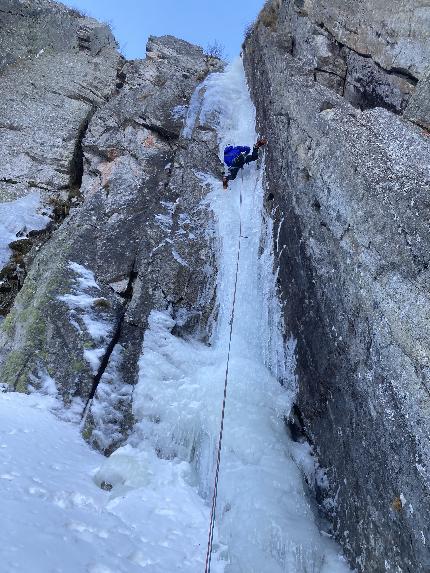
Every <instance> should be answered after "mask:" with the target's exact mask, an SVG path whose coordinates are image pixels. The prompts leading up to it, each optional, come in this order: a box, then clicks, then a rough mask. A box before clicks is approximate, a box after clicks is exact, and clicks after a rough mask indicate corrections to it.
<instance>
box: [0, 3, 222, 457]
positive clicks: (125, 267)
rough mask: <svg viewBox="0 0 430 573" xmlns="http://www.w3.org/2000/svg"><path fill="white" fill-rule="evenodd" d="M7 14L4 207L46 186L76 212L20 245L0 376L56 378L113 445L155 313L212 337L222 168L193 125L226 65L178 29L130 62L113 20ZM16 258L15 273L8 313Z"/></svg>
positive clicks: (37, 382) (36, 7)
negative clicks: (206, 86) (214, 223)
mask: <svg viewBox="0 0 430 573" xmlns="http://www.w3.org/2000/svg"><path fill="white" fill-rule="evenodd" d="M0 7H1V12H0V14H1V15H2V18H4V20H5V24H6V25H8V26H9V30H10V29H11V28H12V29H14V31H15V32H16V36H15V39H16V43H12V44H11V43H9V42H8V41H7V40H6V39H5V38H3V43H2V44H0V46H2V51H1V61H2V65H3V70H2V75H3V78H4V79H3V81H2V84H1V88H0V89H1V90H2V98H3V94H5V95H4V97H5V98H6V100H7V98H9V99H8V100H7V101H8V102H9V104H8V105H6V106H2V111H1V113H2V119H1V124H2V127H3V129H4V136H3V140H2V155H3V157H6V161H4V162H3V163H2V168H1V169H2V170H3V172H2V174H1V175H2V176H1V181H2V187H1V190H0V193H1V198H2V201H13V200H14V199H16V198H17V197H20V196H25V195H26V194H28V193H30V192H31V190H32V189H33V188H34V187H37V189H40V190H41V203H42V205H43V204H44V203H45V204H46V205H49V204H50V203H52V201H55V202H58V201H62V202H63V204H64V205H66V206H67V210H66V212H65V213H63V215H62V216H61V217H57V218H55V215H51V217H52V218H53V220H52V223H51V224H50V227H51V229H50V232H49V235H50V238H49V240H48V241H47V240H46V239H47V236H46V231H45V237H44V239H43V241H42V242H41V241H39V242H37V243H36V244H32V242H31V232H27V233H26V236H24V237H23V239H22V240H21V241H18V243H21V242H22V241H29V242H30V244H29V245H28V246H27V248H26V251H28V250H29V252H27V254H25V255H24V256H23V257H22V261H20V263H18V264H21V265H22V266H25V269H24V270H25V273H23V274H24V276H25V280H24V279H21V283H23V284H22V288H20V290H19V293H18V296H17V297H16V299H15V301H14V306H13V308H12V310H11V311H10V312H9V313H8V314H7V317H6V318H5V320H4V321H3V324H2V330H1V334H0V340H1V351H0V352H1V364H0V379H1V380H2V382H3V383H6V384H7V385H8V387H9V389H14V390H19V391H24V392H26V391H28V390H29V389H31V388H32V387H33V388H36V389H40V388H43V387H46V386H47V384H48V385H49V384H50V383H52V381H53V382H54V384H55V386H56V387H57V389H58V391H59V393H60V394H61V396H62V398H63V401H64V403H65V404H66V406H68V407H69V408H70V409H71V411H72V412H73V413H75V414H77V415H82V413H83V411H84V409H85V413H86V418H85V419H86V422H85V428H84V434H85V436H86V437H87V439H89V440H90V441H91V442H92V443H93V444H94V445H96V446H97V447H98V448H99V449H101V450H102V451H105V452H110V451H112V450H113V449H114V448H115V447H116V446H117V445H118V444H119V443H120V442H121V441H123V440H124V438H125V436H126V435H127V432H128V429H129V428H130V426H131V424H132V418H131V409H130V405H131V390H132V387H133V385H134V383H135V381H136V374H137V365H138V358H139V355H140V352H141V345H142V338H143V333H144V330H145V328H146V321H147V317H148V314H149V312H150V311H151V310H152V309H153V308H158V309H165V308H169V309H170V310H171V312H172V315H173V316H174V318H175V320H176V324H177V326H176V329H177V331H178V332H193V333H194V334H197V335H199V336H201V337H202V338H204V337H205V336H206V332H207V330H206V329H207V327H208V320H209V317H210V315H211V312H212V310H213V308H212V307H213V300H214V299H213V294H214V293H213V284H212V281H213V278H214V276H215V273H214V270H213V268H212V265H213V262H212V259H213V258H212V246H211V233H210V228H211V225H210V220H211V215H210V213H209V212H208V210H207V209H206V207H205V205H204V195H205V191H204V186H203V183H202V182H201V180H200V179H199V176H198V173H199V170H200V171H203V170H204V171H205V172H209V173H210V172H213V173H214V174H215V175H218V176H219V173H220V171H221V165H220V162H219V159H218V156H217V154H216V153H215V151H214V150H216V134H215V131H214V129H213V128H209V127H208V126H204V125H199V124H198V122H197V124H196V125H191V124H190V126H188V128H187V130H184V133H183V134H182V135H181V133H182V128H183V126H184V122H185V118H186V115H187V110H188V106H189V104H190V99H191V96H192V95H193V93H194V91H195V88H196V87H197V85H198V84H199V83H201V82H202V80H203V79H204V78H205V77H206V75H207V74H208V73H209V72H211V71H215V70H217V69H221V67H222V66H221V63H220V61H219V60H217V59H215V58H212V57H209V56H206V55H205V54H204V53H203V50H202V49H201V48H197V47H195V46H192V45H191V44H188V43H187V42H184V41H181V40H177V39H175V38H173V37H170V36H166V37H162V38H150V40H149V42H148V45H147V57H146V59H145V60H142V61H133V62H125V61H124V60H123V59H122V58H121V57H120V55H119V53H118V52H117V50H116V45H115V42H114V40H113V38H112V36H111V34H110V31H109V30H108V29H107V28H106V27H105V26H102V25H100V24H98V23H96V22H95V21H93V20H91V19H88V18H84V17H81V16H80V15H79V14H76V13H75V12H74V11H70V10H68V9H66V8H64V7H62V6H61V5H56V4H52V3H51V2H37V3H31V4H30V3H27V2H22V1H18V0H16V1H15V2H2V3H1V4H0ZM29 21H30V23H31V26H30V23H29ZM45 27H46V28H47V29H48V31H49V33H48V35H47V36H46V35H45V34H44V33H43V30H44V29H45ZM30 29H31V30H32V31H33V33H32V34H29V30H30ZM2 30H4V26H2ZM49 34H52V37H51V36H50V35H49ZM17 93H18V97H17V95H16V94H17ZM2 101H3V100H2ZM18 102H19V103H18ZM194 105H198V101H197V102H194ZM196 173H197V175H196ZM69 213H70V214H69ZM65 215H68V216H67V217H66V218H65V219H64V216H65ZM63 219H64V222H62V221H63ZM203 220H204V224H203V223H202V221H203ZM61 222H62V224H61ZM26 231H30V230H28V229H25V230H24V233H23V234H24V235H25V232H26ZM12 246H15V247H16V245H15V244H14V245H12ZM21 250H22V249H21ZM16 259H17V257H16V256H14V257H13V258H12V260H11V262H10V263H9V264H8V265H7V266H6V269H5V270H4V271H3V276H4V278H3V297H4V299H3V300H4V309H6V311H7V309H8V308H9V306H10V305H11V303H12V301H13V295H14V294H15V291H16V290H18V288H12V287H11V283H12V282H13V280H14V274H15V275H16V274H17V266H18V265H17V260H16ZM16 282H18V281H16ZM19 287H21V284H19Z"/></svg>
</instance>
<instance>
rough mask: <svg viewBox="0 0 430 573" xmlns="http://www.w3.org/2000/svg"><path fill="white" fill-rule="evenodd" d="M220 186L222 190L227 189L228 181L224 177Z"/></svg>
mask: <svg viewBox="0 0 430 573" xmlns="http://www.w3.org/2000/svg"><path fill="white" fill-rule="evenodd" d="M222 186H223V188H224V189H228V179H227V177H226V176H225V175H224V176H223V178H222Z"/></svg>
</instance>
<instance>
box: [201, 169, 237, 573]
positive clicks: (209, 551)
mask: <svg viewBox="0 0 430 573" xmlns="http://www.w3.org/2000/svg"><path fill="white" fill-rule="evenodd" d="M241 175H242V185H241V188H240V202H239V238H238V243H237V258H236V276H235V279H234V292H233V304H232V307H231V314H230V335H229V341H228V352H227V364H226V369H225V377H224V397H223V401H222V409H221V426H220V431H219V437H218V453H217V460H216V470H215V483H214V489H213V495H212V509H211V518H210V525H209V538H208V547H207V552H206V566H205V573H210V570H211V558H212V544H213V538H214V529H215V512H216V502H217V496H218V479H219V467H220V463H221V446H222V437H223V431H224V418H225V404H226V400H227V384H228V372H229V366H230V351H231V339H232V334H233V322H234V310H235V306H236V292H237V278H238V276H239V261H240V247H241V240H242V188H243V171H242V173H241Z"/></svg>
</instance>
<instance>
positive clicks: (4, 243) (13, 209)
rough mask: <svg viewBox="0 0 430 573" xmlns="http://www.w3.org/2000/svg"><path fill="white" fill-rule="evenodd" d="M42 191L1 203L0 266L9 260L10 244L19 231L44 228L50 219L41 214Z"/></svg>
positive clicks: (15, 238) (25, 231) (24, 231)
mask: <svg viewBox="0 0 430 573" xmlns="http://www.w3.org/2000/svg"><path fill="white" fill-rule="evenodd" d="M39 208H40V192H39V191H33V192H32V193H29V194H28V195H26V196H25V197H21V198H20V199H15V201H9V202H7V203H0V267H2V266H4V265H5V264H6V263H7V261H8V260H9V257H10V255H11V254H12V251H11V250H10V249H9V247H8V245H9V243H11V242H12V241H16V240H17V238H18V237H17V233H19V232H21V231H22V232H23V233H24V236H25V234H26V233H28V232H29V231H32V230H39V229H44V228H45V227H46V225H47V224H48V223H49V221H50V219H49V217H47V216H46V215H40V214H39V213H38V212H37V211H38V209H39Z"/></svg>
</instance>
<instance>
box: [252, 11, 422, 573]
mask: <svg viewBox="0 0 430 573" xmlns="http://www.w3.org/2000/svg"><path fill="white" fill-rule="evenodd" d="M316 4H317V3H316V2H315V3H312V2H304V3H303V2H295V3H293V2H272V3H269V4H268V5H267V6H266V8H265V10H264V12H263V14H262V15H261V16H260V18H259V19H258V21H257V24H256V26H255V27H254V29H253V31H251V33H250V34H249V35H248V40H247V42H246V43H245V46H244V53H245V61H246V67H247V76H248V80H249V82H250V86H251V90H252V94H253V98H254V102H255V104H256V107H257V117H258V123H259V129H260V131H261V132H262V133H264V134H266V135H267V136H268V138H269V142H270V143H269V145H268V147H267V152H266V154H267V155H266V167H267V173H266V175H267V185H268V194H267V199H268V206H269V207H272V208H273V213H274V214H275V215H276V218H277V227H278V235H276V233H275V236H277V242H276V247H277V250H278V260H279V281H280V287H281V289H282V293H283V296H284V298H285V319H286V322H287V324H288V330H289V331H290V332H292V333H293V335H294V336H295V337H297V339H298V346H297V358H298V375H299V391H298V395H297V409H296V413H297V418H298V419H299V420H301V421H302V423H303V425H304V429H305V432H306V433H307V435H308V437H309V439H310V440H311V441H312V442H313V444H314V447H315V451H316V452H317V453H318V455H319V460H320V462H321V464H322V465H323V466H324V467H326V468H327V470H328V476H329V481H330V484H331V491H332V494H333V499H334V500H335V503H334V504H332V505H331V508H332V512H333V516H334V518H335V522H336V528H337V536H338V538H339V539H340V540H341V541H342V542H343V545H344V547H345V551H346V552H347V554H348V555H349V557H350V558H351V561H352V563H353V564H354V565H355V567H356V568H357V569H358V570H359V571H362V572H365V573H367V572H370V571H372V572H373V571H375V572H376V571H378V572H379V571H392V572H396V573H403V572H404V571H409V570H410V571H417V572H421V573H424V572H426V571H428V570H429V567H430V554H429V551H428V543H429V539H430V529H429V521H428V515H429V512H430V504H429V499H430V496H429V490H430V468H429V466H428V460H429V459H430V439H429V435H430V425H429V413H430V398H429V387H430V378H429V365H430V364H429V356H430V337H429V329H428V320H429V316H430V300H429V296H428V289H429V272H428V268H429V264H430V260H429V252H430V234H429V227H428V220H429V215H430V213H429V203H428V195H429V192H430V167H429V166H430V148H429V142H428V138H427V137H426V134H425V133H424V132H423V131H422V130H421V129H419V128H418V127H416V126H415V125H413V124H412V123H410V122H409V121H407V120H405V119H403V118H401V117H399V116H398V115H395V114H393V113H391V112H389V111H387V110H386V109H381V108H380V107H375V108H374V109H364V110H363V111H362V110H360V109H357V108H356V107H353V106H352V105H350V103H349V102H348V101H347V99H346V98H344V97H342V94H343V93H344V92H343V90H339V89H337V86H336V85H329V84H328V83H325V85H321V82H319V81H318V78H317V77H315V75H314V73H313V72H314V71H315V70H314V68H312V66H314V63H313V62H312V61H311V60H312V58H311V57H310V56H309V51H308V52H303V50H309V49H310V48H309V44H307V47H306V48H305V47H304V48H303V49H302V47H301V46H300V45H298V44H297V43H296V44H294V42H293V44H294V49H291V29H292V27H293V25H294V20H295V19H296V20H297V19H299V18H301V19H302V20H305V22H302V24H301V26H302V29H304V28H305V27H306V26H308V27H309V29H310V30H314V29H315V28H314V23H313V21H312V19H315V21H317V22H319V23H320V24H321V25H322V28H323V29H324V30H323V34H326V33H327V32H326V30H330V29H332V31H333V34H335V35H336V38H337V39H338V40H339V41H342V42H344V43H345V44H347V45H348V46H350V48H349V49H354V50H356V51H363V52H364V48H363V43H366V42H368V46H369V48H370V53H368V54H367V55H371V56H372V57H373V58H374V63H375V65H376V63H378V65H380V66H382V65H384V66H386V69H387V70H390V71H393V67H394V65H395V64H393V62H392V56H393V49H394V48H387V51H386V52H384V49H383V45H384V44H383V43H382V40H381V39H379V40H377V37H378V34H379V33H380V35H381V38H384V36H386V34H387V30H386V29H385V28H384V26H383V25H382V23H381V22H382V20H384V21H385V19H386V22H391V23H392V25H393V30H394V31H393V34H394V32H395V30H397V32H395V36H394V38H395V40H396V41H397V42H398V44H399V46H401V45H404V44H405V42H407V38H406V32H405V29H409V28H405V25H406V22H409V19H407V20H406V21H405V19H404V18H403V17H402V13H403V9H404V8H405V6H406V3H404V2H396V9H395V10H394V9H393V7H392V5H391V4H387V3H384V6H386V9H384V6H383V5H382V3H380V2H377V3H373V2H372V7H374V10H370V5H369V6H368V4H367V3H360V7H358V6H357V3H354V4H352V3H349V2H342V3H340V2H331V3H330V6H331V8H330V7H325V8H324V7H323V6H322V4H323V3H321V2H319V3H318V5H319V6H320V8H321V12H320V13H319V15H318V18H317V15H316V8H315V6H316ZM325 4H326V3H324V6H325ZM415 4H416V3H415ZM309 5H310V6H309ZM300 6H301V7H300ZM366 6H367V7H368V8H369V9H368V11H367V14H366V18H364V17H361V18H360V21H359V26H358V36H357V38H355V35H354V34H353V33H352V32H347V30H346V24H347V22H350V24H348V25H349V26H350V27H351V29H354V26H352V25H351V22H353V21H356V19H357V17H358V16H357V15H361V16H363V10H364V9H365V7H366ZM323 8H324V9H323ZM381 10H382V12H381ZM387 10H392V12H393V17H391V16H390V17H389V18H388V16H387V13H386V12H387ZM428 10H429V9H428V8H425V7H424V6H422V9H421V12H419V11H417V10H415V11H412V12H411V14H412V16H413V17H415V16H417V15H418V13H421V16H422V18H423V19H424V20H425V19H426V18H427V17H428ZM308 12H309V14H310V19H308V15H307V13H308ZM414 14H415V16H414ZM394 18H396V19H397V20H396V22H397V23H395V22H394ZM334 19H336V21H337V22H339V24H338V25H335V23H334ZM306 22H307V23H306ZM305 23H306V26H305ZM357 25H358V24H357ZM342 26H343V27H342ZM322 28H321V29H322ZM420 30H421V32H422V33H423V34H424V35H421V36H420V37H418V36H417V34H419V33H420ZM428 31H429V28H428V27H427V28H426V29H425V30H422V29H421V28H420V27H418V29H417V30H414V32H413V37H415V38H416V41H417V46H416V49H415V50H414V52H413V53H412V54H409V55H410V58H409V59H408V57H407V52H406V51H402V52H401V53H399V54H400V55H399V58H400V60H401V61H402V63H401V66H402V68H403V69H404V70H408V71H411V72H412V73H417V74H418V71H419V73H420V74H421V73H422V65H421V64H420V63H419V62H421V56H419V54H424V53H426V50H427V49H428V46H429V42H428ZM402 34H403V35H402ZM353 37H354V38H355V40H354V41H353V40H352V39H351V38H353ZM372 38H374V40H372ZM412 39H413V38H412ZM412 39H411V41H412ZM370 40H372V41H370ZM319 46H320V49H321V43H320V44H319ZM332 46H333V45H332V44H329V48H330V49H329V50H328V51H327V53H328V55H327V60H326V65H328V63H331V65H332V66H333V65H334V63H335V59H334V57H335V56H336V52H335V49H334V48H333V47H332ZM312 53H313V54H315V53H316V52H315V51H313V52H312ZM303 54H304V55H303ZM330 54H331V56H330ZM418 56H419V57H418ZM315 57H321V56H318V54H317V55H316V56H315ZM400 60H399V62H400ZM367 61H369V59H368V60H367ZM399 65H400V63H399ZM332 69H333V68H332ZM337 69H339V70H340V69H341V66H340V65H338V68H337ZM333 71H335V70H333ZM417 77H418V76H417ZM315 80H317V81H315ZM375 81H376V83H377V85H379V86H381V80H380V78H379V79H378V78H376V77H375ZM418 85H419V84H418ZM384 89H385V90H387V96H386V99H385V101H386V102H388V101H392V98H393V97H394V96H395V92H394V88H393V87H391V88H390V85H389V84H387V85H386V86H385V87H384ZM390 89H391V92H390ZM417 93H418V92H417ZM395 97H397V95H396V96H395ZM364 107H366V106H364ZM368 107H374V106H373V105H370V106H368ZM384 107H386V108H390V106H389V105H385V106H384ZM397 111H399V110H397ZM402 500H403V501H402Z"/></svg>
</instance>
